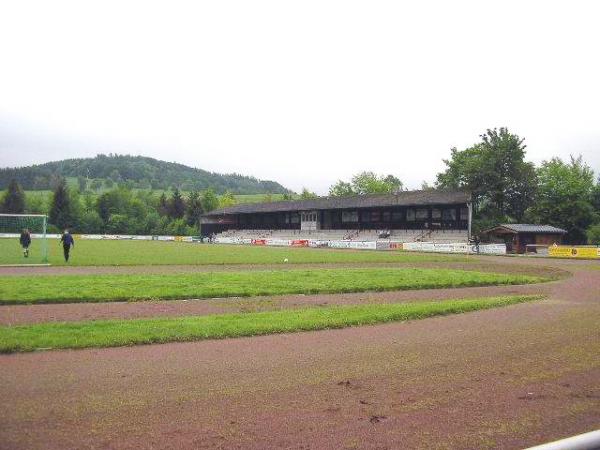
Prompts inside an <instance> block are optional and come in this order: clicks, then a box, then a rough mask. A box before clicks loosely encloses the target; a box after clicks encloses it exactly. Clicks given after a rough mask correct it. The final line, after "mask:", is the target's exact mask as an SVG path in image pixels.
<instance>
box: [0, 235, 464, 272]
mask: <svg viewBox="0 0 600 450" xmlns="http://www.w3.org/2000/svg"><path fill="white" fill-rule="evenodd" d="M39 242H40V241H39V240H38V239H34V240H33V242H32V245H31V252H30V253H31V256H30V258H29V259H28V260H27V259H25V258H23V253H22V250H21V246H20V245H19V240H18V239H16V238H15V239H0V265H1V264H24V263H27V262H31V261H33V260H35V259H36V258H38V257H37V255H38V254H39V250H38V248H39ZM48 250H49V262H50V264H52V265H56V266H62V265H70V266H118V265H121V266H139V265H144V266H147V265H174V264H180V265H187V264H190V265H208V264H284V259H288V263H287V264H315V263H322V264H334V263H379V262H381V263H394V262H428V261H457V262H466V261H469V258H468V257H467V256H462V255H432V254H429V255H420V254H414V253H405V252H401V251H389V252H383V251H381V252H376V251H370V250H355V251H352V250H328V249H316V248H290V247H285V248H284V247H258V246H254V247H253V246H249V245H216V244H214V245H210V244H192V243H187V242H160V241H108V240H102V241H93V240H82V239H76V242H75V248H74V249H73V250H72V252H71V259H70V261H69V263H68V264H65V261H64V259H63V256H62V246H61V245H60V243H59V241H58V239H51V240H49V242H48Z"/></svg>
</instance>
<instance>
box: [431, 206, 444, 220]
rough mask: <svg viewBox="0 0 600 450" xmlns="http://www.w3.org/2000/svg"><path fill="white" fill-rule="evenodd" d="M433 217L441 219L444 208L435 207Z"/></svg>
mask: <svg viewBox="0 0 600 450" xmlns="http://www.w3.org/2000/svg"><path fill="white" fill-rule="evenodd" d="M431 218H432V219H437V220H439V219H441V218H442V210H441V209H439V208H433V209H432V210H431Z"/></svg>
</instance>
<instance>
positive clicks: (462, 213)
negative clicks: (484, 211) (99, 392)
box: [460, 208, 469, 220]
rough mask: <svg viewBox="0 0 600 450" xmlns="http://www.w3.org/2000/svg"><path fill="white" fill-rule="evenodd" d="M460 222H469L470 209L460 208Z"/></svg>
mask: <svg viewBox="0 0 600 450" xmlns="http://www.w3.org/2000/svg"><path fill="white" fill-rule="evenodd" d="M460 220H469V208H460Z"/></svg>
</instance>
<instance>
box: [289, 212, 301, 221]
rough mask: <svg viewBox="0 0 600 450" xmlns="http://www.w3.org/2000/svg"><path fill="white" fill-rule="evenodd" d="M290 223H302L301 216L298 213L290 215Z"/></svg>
mask: <svg viewBox="0 0 600 450" xmlns="http://www.w3.org/2000/svg"><path fill="white" fill-rule="evenodd" d="M290 222H291V223H300V214H298V213H292V214H291V215H290Z"/></svg>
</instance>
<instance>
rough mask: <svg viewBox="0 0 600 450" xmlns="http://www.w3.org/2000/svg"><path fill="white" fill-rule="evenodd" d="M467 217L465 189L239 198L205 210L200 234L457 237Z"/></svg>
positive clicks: (463, 235) (466, 230)
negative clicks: (245, 200)
mask: <svg viewBox="0 0 600 450" xmlns="http://www.w3.org/2000/svg"><path fill="white" fill-rule="evenodd" d="M471 217H472V214H471V195H470V194H469V193H466V192H463V191H448V190H423V191H402V192H398V193H396V194H385V195H379V194H378V195H358V196H352V197H323V198H316V199H308V200H292V201H276V202H264V203H247V204H240V205H235V206H231V207H228V208H222V209H217V210H214V211H211V212H209V213H206V214H204V215H203V216H202V218H201V222H200V223H201V229H202V234H204V235H212V234H219V233H227V234H228V235H233V234H237V235H244V234H246V235H248V236H255V237H257V236H258V235H260V234H261V233H262V234H264V233H269V234H270V235H277V236H293V237H297V236H299V235H300V236H302V235H304V236H312V237H319V238H330V237H331V238H341V239H357V240H358V239H361V238H366V237H369V238H372V237H378V238H381V237H383V238H389V239H393V238H396V239H397V240H403V241H405V242H408V241H419V240H421V241H435V240H439V241H448V242H450V241H452V242H457V241H466V240H467V239H468V238H469V236H470V231H471ZM436 238H437V239H436Z"/></svg>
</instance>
